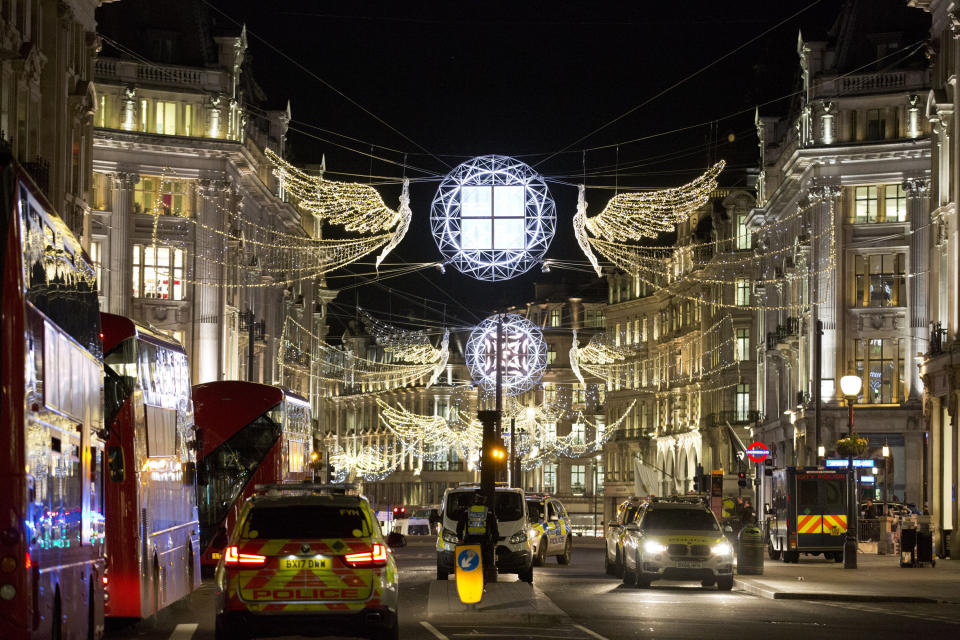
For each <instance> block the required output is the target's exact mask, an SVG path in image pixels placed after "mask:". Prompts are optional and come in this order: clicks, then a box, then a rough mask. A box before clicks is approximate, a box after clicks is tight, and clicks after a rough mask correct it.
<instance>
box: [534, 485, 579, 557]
mask: <svg viewBox="0 0 960 640" xmlns="http://www.w3.org/2000/svg"><path fill="white" fill-rule="evenodd" d="M527 518H528V519H529V521H530V525H529V529H528V530H527V537H528V538H529V539H530V546H531V549H532V551H533V564H535V565H537V566H538V567H542V566H543V565H544V564H546V562H547V556H556V557H557V562H558V563H559V564H570V555H571V553H572V552H573V534H572V532H571V530H570V517H569V516H568V515H567V509H566V508H565V507H564V506H563V503H561V502H560V501H559V500H557V499H556V498H553V497H551V496H548V495H544V494H540V493H528V494H527Z"/></svg>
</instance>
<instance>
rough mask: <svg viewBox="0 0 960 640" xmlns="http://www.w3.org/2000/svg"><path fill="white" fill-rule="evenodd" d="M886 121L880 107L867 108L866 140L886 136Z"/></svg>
mask: <svg viewBox="0 0 960 640" xmlns="http://www.w3.org/2000/svg"><path fill="white" fill-rule="evenodd" d="M886 133H887V123H886V120H884V117H883V114H882V113H881V111H880V109H867V140H883V139H884V138H886Z"/></svg>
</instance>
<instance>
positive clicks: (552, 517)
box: [550, 515, 560, 522]
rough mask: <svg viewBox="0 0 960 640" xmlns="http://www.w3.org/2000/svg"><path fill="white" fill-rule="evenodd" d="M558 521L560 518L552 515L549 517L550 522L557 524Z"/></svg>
mask: <svg viewBox="0 0 960 640" xmlns="http://www.w3.org/2000/svg"><path fill="white" fill-rule="evenodd" d="M559 520H560V518H558V517H557V516H555V515H554V516H550V522H559Z"/></svg>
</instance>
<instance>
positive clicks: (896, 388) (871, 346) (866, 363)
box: [856, 338, 905, 404]
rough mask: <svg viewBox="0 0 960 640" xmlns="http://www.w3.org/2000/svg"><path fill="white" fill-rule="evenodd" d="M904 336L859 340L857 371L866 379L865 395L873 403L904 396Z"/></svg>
mask: <svg viewBox="0 0 960 640" xmlns="http://www.w3.org/2000/svg"><path fill="white" fill-rule="evenodd" d="M904 343H905V340H904V339H903V338H871V339H868V340H857V341H856V361H857V375H859V376H860V378H861V379H862V380H863V381H864V384H863V391H862V398H863V401H864V402H868V403H873V404H891V403H899V402H901V401H902V400H903V392H904V386H903V371H904V369H903V353H904Z"/></svg>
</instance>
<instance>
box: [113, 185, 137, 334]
mask: <svg viewBox="0 0 960 640" xmlns="http://www.w3.org/2000/svg"><path fill="white" fill-rule="evenodd" d="M109 177H110V178H111V179H112V180H113V189H112V190H111V196H112V198H111V200H112V202H111V205H110V209H111V213H110V237H109V238H110V240H109V241H110V259H109V265H110V273H109V275H108V276H107V277H108V278H109V282H110V291H109V298H108V299H107V311H109V312H110V313H115V314H117V315H121V316H129V315H130V312H131V306H132V305H131V299H132V298H133V269H132V267H131V263H132V256H131V253H132V251H133V248H132V247H131V246H130V231H131V228H132V226H133V220H132V219H131V216H132V214H133V188H134V186H135V185H136V184H137V183H138V182H140V175H139V174H137V173H128V172H122V171H121V172H117V173H114V174H112V175H111V176H109Z"/></svg>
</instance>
